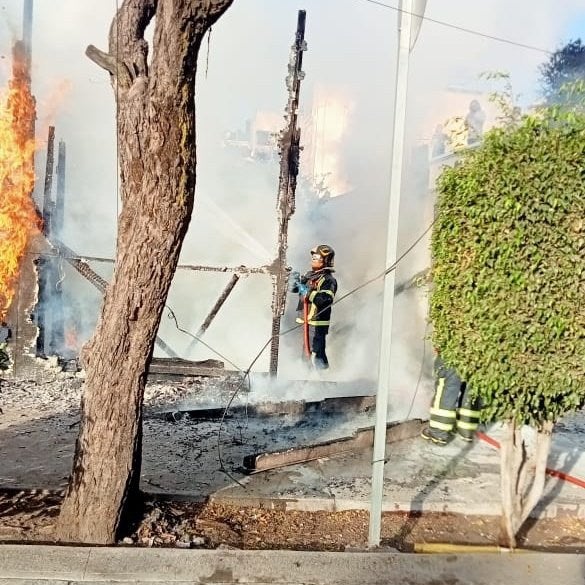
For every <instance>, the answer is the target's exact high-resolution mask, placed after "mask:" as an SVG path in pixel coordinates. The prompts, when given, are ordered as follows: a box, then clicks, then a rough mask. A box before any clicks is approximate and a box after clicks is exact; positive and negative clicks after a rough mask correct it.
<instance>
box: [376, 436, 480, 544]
mask: <svg viewBox="0 0 585 585" xmlns="http://www.w3.org/2000/svg"><path fill="white" fill-rule="evenodd" d="M425 445H428V450H429V452H431V451H434V450H435V449H443V448H444V447H441V446H438V445H430V444H427V443H425ZM473 446H474V443H465V444H464V445H463V446H462V447H461V449H460V450H459V452H458V453H456V454H455V455H454V456H453V457H452V458H451V459H449V461H448V462H447V464H446V465H444V466H443V468H442V469H441V470H439V472H438V473H437V474H435V475H434V476H433V477H431V478H430V479H429V480H428V481H427V482H426V483H425V484H424V485H423V486H422V487H421V488H420V489H419V490H418V492H417V493H416V494H415V496H414V497H413V498H412V500H411V501H410V512H408V513H407V515H406V521H405V522H404V524H403V525H402V526H401V528H400V530H399V531H398V533H397V534H396V535H395V536H393V537H391V538H388V539H383V541H382V543H383V544H384V545H389V546H392V547H396V548H400V549H401V550H403V551H405V552H412V550H413V545H410V544H407V543H406V540H407V538H408V537H409V536H410V535H411V534H412V532H413V531H414V529H415V527H416V526H417V524H418V522H419V520H420V518H421V517H422V516H423V514H424V512H423V503H424V502H425V500H426V499H427V498H428V497H429V495H430V494H431V493H433V492H434V491H435V490H436V489H437V488H439V487H440V486H441V483H442V482H443V480H445V479H447V478H449V477H452V476H453V475H454V471H455V469H456V468H457V466H458V465H459V464H460V463H461V462H462V461H463V460H464V459H465V457H466V456H467V454H468V453H469V452H470V451H471V450H472V449H473Z"/></svg>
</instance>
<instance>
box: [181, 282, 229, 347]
mask: <svg viewBox="0 0 585 585" xmlns="http://www.w3.org/2000/svg"><path fill="white" fill-rule="evenodd" d="M238 280H240V276H239V275H238V274H234V275H233V276H232V277H231V279H230V281H229V282H228V284H227V286H226V287H225V289H224V290H223V292H222V293H221V295H219V298H218V299H217V301H216V302H215V305H213V307H212V308H211V311H209V314H208V315H207V317H205V321H203V323H202V324H201V326H200V327H199V329H198V330H197V333H196V334H195V337H194V338H193V340H192V341H191V343H190V344H189V346H188V347H187V355H188V354H189V353H190V352H191V350H192V349H193V348H194V347H195V345H196V344H197V341H198V338H199V337H201V336H202V335H203V334H204V333H205V332H206V331H207V329H208V327H209V326H210V325H211V323H212V321H213V320H214V319H215V316H216V315H217V314H218V313H219V310H220V309H221V308H222V306H223V304H224V303H225V301H226V299H227V298H228V297H229V295H230V293H231V292H232V291H233V290H234V287H235V286H236V284H237V283H238Z"/></svg>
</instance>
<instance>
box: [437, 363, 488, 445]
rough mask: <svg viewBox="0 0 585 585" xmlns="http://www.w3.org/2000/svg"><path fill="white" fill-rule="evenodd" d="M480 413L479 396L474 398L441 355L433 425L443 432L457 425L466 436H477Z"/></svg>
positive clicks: (443, 434) (462, 434)
mask: <svg viewBox="0 0 585 585" xmlns="http://www.w3.org/2000/svg"><path fill="white" fill-rule="evenodd" d="M479 417H480V403H479V400H477V399H475V398H473V399H472V398H471V396H470V391H469V389H468V387H467V384H466V383H465V382H463V381H462V380H461V378H460V377H459V375H458V374H457V372H456V371H455V370H454V369H453V368H449V367H448V366H446V365H445V363H444V362H443V360H442V359H441V358H440V357H437V359H436V360H435V395H434V397H433V403H432V405H431V409H430V421H429V427H430V428H431V429H432V431H433V432H435V433H437V434H439V435H440V436H445V435H448V434H449V433H451V432H453V431H454V430H455V429H456V430H457V433H458V434H459V435H460V436H461V437H462V438H464V439H466V440H468V441H470V440H472V439H473V436H474V434H475V431H476V429H477V426H478V424H479Z"/></svg>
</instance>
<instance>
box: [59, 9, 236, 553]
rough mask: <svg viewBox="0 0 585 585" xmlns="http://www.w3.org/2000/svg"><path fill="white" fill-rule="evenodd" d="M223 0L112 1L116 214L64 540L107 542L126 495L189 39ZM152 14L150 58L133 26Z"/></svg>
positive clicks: (185, 155) (187, 84)
mask: <svg viewBox="0 0 585 585" xmlns="http://www.w3.org/2000/svg"><path fill="white" fill-rule="evenodd" d="M232 1H233V0H124V2H123V4H122V6H121V8H120V9H119V11H118V13H117V14H116V16H115V18H114V20H113V22H112V26H111V28H110V34H109V51H108V53H104V52H102V51H100V50H98V49H96V48H95V47H91V46H90V47H88V49H87V52H86V53H87V55H88V57H89V58H90V59H92V60H93V61H94V62H96V63H97V64H98V65H100V66H102V67H104V68H105V69H107V70H108V72H109V73H110V76H111V81H112V86H113V88H114V94H115V98H116V101H117V121H118V124H117V134H118V149H119V166H120V176H121V199H122V210H121V213H120V217H119V222H118V237H117V255H116V264H115V268H114V275H113V278H112V281H111V283H110V285H109V287H108V289H107V291H106V295H105V298H104V304H103V307H102V311H101V316H100V319H99V322H98V325H97V328H96V331H95V333H94V335H93V337H92V339H91V340H90V341H89V342H88V344H87V346H86V347H85V348H84V365H85V368H86V371H87V378H86V383H85V389H84V393H83V399H82V419H81V426H80V433H79V437H78V439H77V444H76V448H75V457H74V462H73V471H72V475H71V478H70V481H69V487H68V490H67V493H66V496H65V500H64V502H63V505H62V508H61V512H60V516H59V519H58V523H57V536H58V538H59V539H60V540H62V541H66V542H85V543H95V544H111V543H113V542H115V540H116V536H117V533H118V531H119V528H120V526H121V523H122V522H123V520H124V518H125V515H126V513H127V512H128V510H129V503H130V502H131V501H133V500H135V496H138V487H139V480H140V467H141V465H140V464H141V449H142V440H141V429H142V402H143V395H144V386H145V382H146V372H147V369H148V364H149V361H150V359H151V357H152V352H153V345H154V340H155V337H156V333H157V329H158V326H159V323H160V318H161V315H162V311H163V308H164V304H165V302H166V298H167V294H168V291H169V288H170V285H171V281H172V278H173V275H174V272H175V268H176V265H177V262H178V259H179V253H180V250H181V246H182V243H183V239H184V237H185V234H186V232H187V227H188V225H189V221H190V219H191V213H192V209H193V200H194V189H195V179H196V177H195V162H196V160H195V100H194V92H195V87H194V85H195V72H196V60H197V54H198V51H199V47H200V44H201V40H202V38H203V36H204V35H205V33H206V31H207V30H208V28H209V27H210V26H211V25H212V24H213V23H214V22H215V21H216V20H217V19H218V18H219V17H220V16H221V15H222V14H223V13H224V12H225V11H226V10H227V8H228V7H229V6H230V4H231V3H232ZM153 18H155V30H154V40H153V55H152V60H151V62H150V63H149V62H148V59H147V58H148V43H147V42H146V41H145V40H144V31H145V29H146V27H147V26H148V24H149V23H150V21H151V20H152V19H153Z"/></svg>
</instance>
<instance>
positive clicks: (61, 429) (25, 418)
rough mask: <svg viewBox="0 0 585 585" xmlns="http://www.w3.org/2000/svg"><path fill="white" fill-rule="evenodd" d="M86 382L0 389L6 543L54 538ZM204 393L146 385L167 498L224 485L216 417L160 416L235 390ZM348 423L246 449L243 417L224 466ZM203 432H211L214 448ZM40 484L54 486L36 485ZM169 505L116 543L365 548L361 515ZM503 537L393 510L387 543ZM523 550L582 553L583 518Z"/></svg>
mask: <svg viewBox="0 0 585 585" xmlns="http://www.w3.org/2000/svg"><path fill="white" fill-rule="evenodd" d="M81 386H82V380H80V379H77V378H75V377H67V376H56V377H55V379H54V380H53V381H51V382H49V383H43V384H37V383H35V382H33V381H25V382H22V383H19V384H5V385H3V387H2V388H0V407H1V409H2V412H0V460H1V461H2V465H1V466H0V542H30V541H37V542H39V541H40V542H52V541H53V526H54V522H55V519H56V517H57V515H58V512H59V505H60V500H61V496H60V495H59V491H60V490H61V489H62V488H63V487H64V485H65V483H66V480H67V475H68V473H69V470H70V466H71V458H72V454H73V446H74V441H75V436H76V434H77V421H78V420H79V398H80V393H81ZM202 386H203V383H202V382H201V381H200V380H193V381H191V382H189V383H185V384H172V385H169V384H152V385H149V386H148V387H147V392H146V398H145V409H146V419H145V443H144V452H145V463H144V469H143V488H144V489H146V490H148V491H151V490H152V488H155V490H156V489H159V491H160V493H164V492H166V493H167V494H171V493H178V492H181V490H183V489H186V488H187V487H188V489H189V491H190V492H191V493H193V492H195V493H199V492H200V493H202V494H209V493H213V490H215V489H217V488H218V487H221V486H222V485H227V484H228V483H229V480H228V478H227V477H226V476H225V474H223V473H220V472H219V471H217V467H218V465H217V453H216V443H217V439H216V437H217V428H216V426H217V422H213V421H199V422H198V423H197V425H194V424H193V422H192V421H191V422H190V421H188V420H177V421H171V422H170V423H169V422H168V421H167V420H165V418H164V417H162V418H161V417H160V415H159V414H157V413H160V412H161V409H162V410H167V409H169V408H170V409H171V410H172V409H173V404H177V403H179V402H181V401H183V400H186V399H188V400H189V403H190V404H191V403H193V404H204V405H205V406H209V405H212V406H213V405H216V404H219V405H221V404H224V403H225V401H226V399H229V397H230V395H231V391H232V390H231V388H226V387H225V385H222V387H212V388H211V389H210V388H207V389H206V391H204V390H203V388H202ZM210 396H211V397H212V400H211V401H210ZM345 422H346V421H344V420H340V419H338V418H335V417H325V418H323V421H322V422H321V423H320V425H317V426H316V425H307V424H305V423H306V421H288V422H287V421H283V422H282V423H281V424H280V425H279V426H278V427H275V430H274V431H271V430H269V429H267V428H264V429H257V430H254V427H253V426H249V427H248V431H247V432H248V439H251V440H252V442H251V443H250V444H246V443H245V442H244V444H242V441H240V440H238V438H239V437H240V436H241V435H242V430H241V429H240V425H241V422H238V420H237V419H234V420H232V421H227V422H226V426H225V429H224V433H223V436H224V437H225V444H224V447H223V449H224V450H223V453H224V457H225V462H226V463H227V464H229V465H231V466H236V465H237V464H238V463H241V461H242V457H243V456H244V455H246V454H250V453H253V452H254V449H261V450H263V449H269V448H273V447H274V446H275V445H276V446H279V445H280V443H279V442H282V445H287V446H290V445H293V444H295V443H300V444H303V443H304V444H307V443H310V442H312V441H314V440H316V439H315V438H316V437H317V438H319V439H323V438H324V437H325V438H327V436H328V433H329V432H330V427H332V428H333V429H335V430H337V431H338V430H339V428H340V426H341V425H343V424H345ZM250 425H251V423H250ZM362 426H363V425H362ZM205 434H208V435H209V438H208V440H207V443H205V441H204V440H203V439H204V438H205V437H203V435H205ZM202 444H207V445H208V447H201V445H202ZM198 445H199V446H198ZM209 445H211V446H209ZM202 470H205V473H203V471H202ZM202 476H205V478H206V479H205V481H202V480H201V477H202ZM198 478H199V479H198ZM198 482H199V483H198ZM16 486H18V489H17V488H16ZM40 486H42V487H44V488H48V489H47V490H36V491H35V490H34V489H32V488H35V487H40ZM28 488H30V489H28ZM49 490H50V491H49ZM166 498H167V499H165V497H164V496H161V497H159V499H158V500H156V499H151V500H149V501H147V502H145V507H144V513H143V515H142V517H141V518H140V519H139V520H138V521H137V524H136V525H135V526H134V527H133V528H131V529H129V530H128V531H127V533H126V534H124V535H122V537H121V539H120V544H122V545H127V546H132V545H133V546H149V547H150V546H152V547H161V546H171V547H180V548H218V547H224V548H230V547H232V548H241V549H294V550H322V551H326V550H329V551H342V550H364V549H365V547H366V546H367V538H368V520H369V517H368V512H366V511H357V510H355V511H344V512H335V513H333V512H299V511H279V510H268V509H260V508H252V507H245V508H237V507H233V506H229V505H226V504H219V503H217V502H211V503H203V504H202V503H197V504H195V503H187V502H185V501H168V498H169V496H166ZM498 530H499V519H498V518H497V517H492V516H461V515H455V514H437V513H423V514H415V513H410V514H409V513H403V512H395V513H387V514H385V515H384V519H383V525H382V545H383V546H385V547H391V548H393V549H397V550H400V551H405V552H407V551H412V550H415V548H416V547H415V543H418V544H421V543H452V544H475V545H495V544H497V537H498ZM519 546H521V547H523V548H529V549H546V550H547V551H562V552H580V553H585V519H579V518H576V517H573V516H562V515H559V516H557V517H555V518H541V519H539V520H529V522H528V523H527V525H526V527H525V530H524V532H523V534H522V535H521V538H520V540H519Z"/></svg>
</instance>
